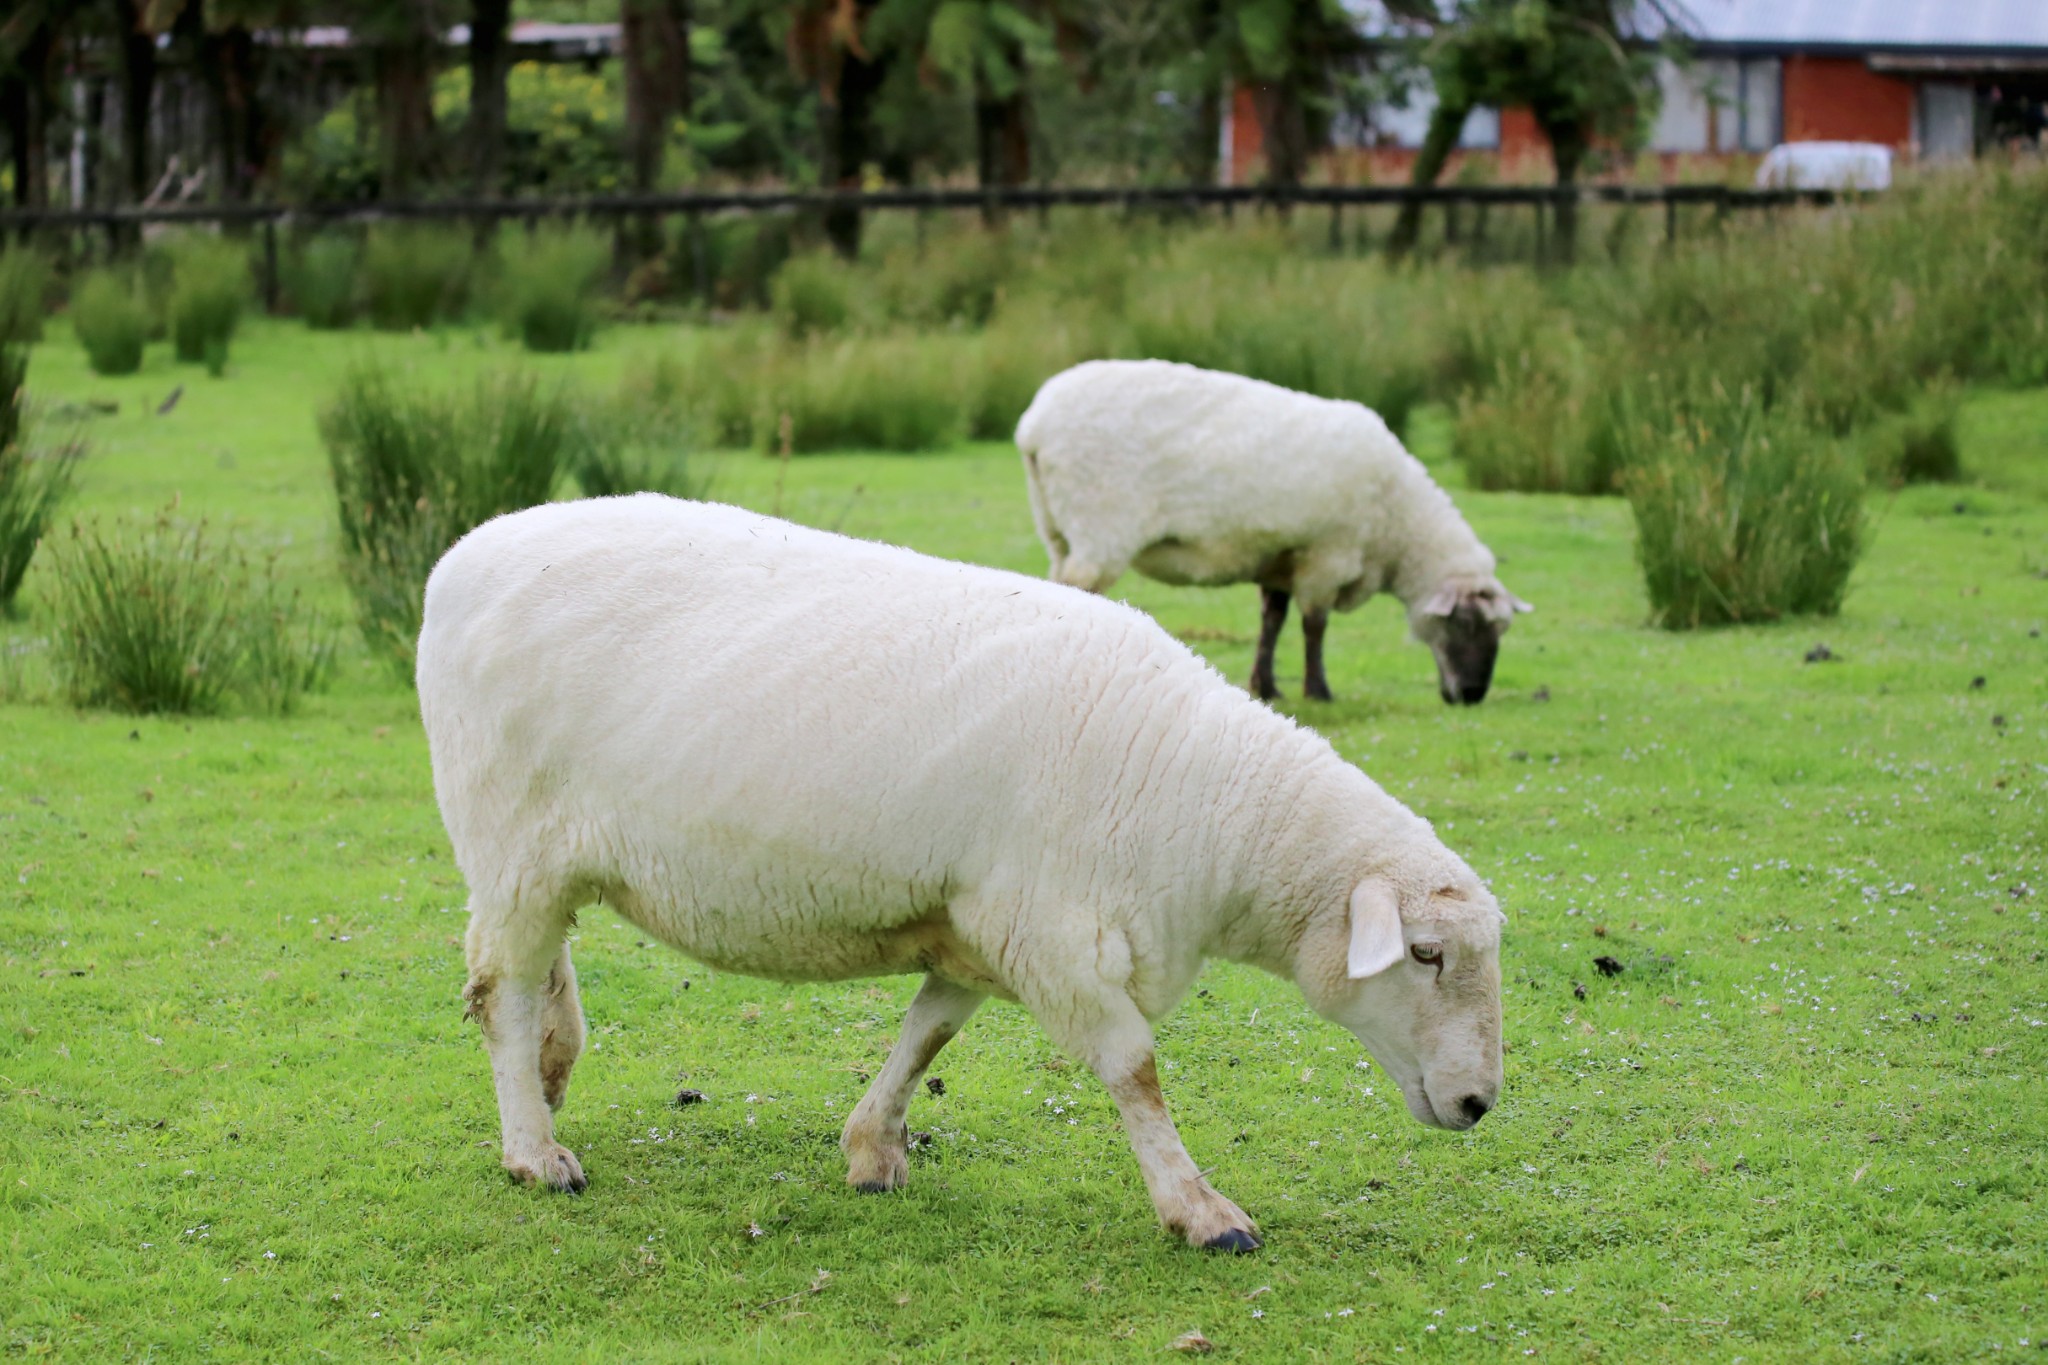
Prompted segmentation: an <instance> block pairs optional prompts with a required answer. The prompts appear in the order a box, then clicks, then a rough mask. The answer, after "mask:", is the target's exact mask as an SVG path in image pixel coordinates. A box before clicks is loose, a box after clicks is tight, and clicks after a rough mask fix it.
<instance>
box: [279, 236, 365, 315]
mask: <svg viewBox="0 0 2048 1365" xmlns="http://www.w3.org/2000/svg"><path fill="white" fill-rule="evenodd" d="M361 263H362V251H361V249H360V248H359V247H358V246H357V244H356V242H355V240H354V239H353V238H351V237H347V236H343V235H341V234H339V233H322V234H320V235H319V236H316V237H313V238H310V239H308V240H307V241H306V242H304V243H303V244H302V245H301V246H300V247H299V250H298V252H297V253H296V254H295V255H294V256H293V257H292V261H291V266H290V271H289V273H288V275H287V276H286V279H285V289H286V291H287V292H288V293H289V294H290V295H291V300H292V306H293V307H294V308H296V309H297V310H298V314H299V316H300V317H301V318H303V319H305V323H306V325H307V326H308V327H313V328H317V329H320V330H323V331H336V330H339V329H341V328H344V327H347V326H349V325H350V324H352V323H353V322H354V321H355V320H356V299H357V294H358V289H357V283H358V279H357V277H358V273H359V270H360V268H361Z"/></svg>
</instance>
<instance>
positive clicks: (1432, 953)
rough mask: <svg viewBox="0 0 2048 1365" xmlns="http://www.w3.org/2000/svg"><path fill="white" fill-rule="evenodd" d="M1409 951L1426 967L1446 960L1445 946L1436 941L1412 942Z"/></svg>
mask: <svg viewBox="0 0 2048 1365" xmlns="http://www.w3.org/2000/svg"><path fill="white" fill-rule="evenodd" d="M1408 953H1409V955H1410V956H1411V957H1413V958H1414V959H1415V960H1416V961H1417V962H1420V963H1421V964H1422V965H1423V966H1425V967H1434V966H1436V965H1437V964H1438V963H1440V962H1442V961H1443V960H1444V950H1443V947H1442V945H1441V944H1436V943H1416V944H1411V945H1410V946H1409V948H1408Z"/></svg>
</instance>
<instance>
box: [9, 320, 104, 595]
mask: <svg viewBox="0 0 2048 1365" xmlns="http://www.w3.org/2000/svg"><path fill="white" fill-rule="evenodd" d="M27 378H28V350H27V348H26V347H21V346H0V615H7V616H12V615H14V614H15V597H16V596H17V594H19V593H20V591H21V583H22V579H23V577H24V576H25V575H26V574H27V573H28V566H29V561H30V560H32V559H33V558H35V553H36V548H37V546H38V545H40V544H41V543H42V540H43V536H44V534H45V533H46V532H47V531H48V530H49V527H50V524H51V523H52V521H54V520H55V518H56V515H57V509H58V507H59V506H61V505H62V504H63V502H64V500H65V499H66V498H68V497H69V496H70V495H71V491H72V489H73V487H74V486H75V485H76V483H77V478H78V463H79V460H80V459H81V458H82V457H83V455H84V453H85V447H84V445H83V443H81V442H79V441H76V440H71V441H65V442H60V443H59V444H58V445H56V446H55V447H53V448H49V449H41V450H38V449H34V448H32V447H31V445H30V441H29V426H30V422H29V414H28V398H27V393H26V390H25V388H24V384H25V382H26V380H27Z"/></svg>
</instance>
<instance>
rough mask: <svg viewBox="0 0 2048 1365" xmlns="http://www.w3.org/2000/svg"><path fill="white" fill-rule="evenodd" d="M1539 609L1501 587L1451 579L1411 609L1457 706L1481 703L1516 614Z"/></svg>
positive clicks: (1446, 695) (1440, 687)
mask: <svg viewBox="0 0 2048 1365" xmlns="http://www.w3.org/2000/svg"><path fill="white" fill-rule="evenodd" d="M1534 610H1535V608H1534V607H1532V606H1530V605H1529V604H1528V603H1527V602H1524V601H1523V600H1522V599H1521V598H1519V597H1517V596H1515V595H1514V594H1513V593H1511V592H1509V591H1508V590H1507V589H1506V588H1504V587H1502V586H1501V585H1500V580H1499V579H1497V578H1487V579H1484V580H1482V581H1480V582H1477V583H1457V582H1452V583H1446V584H1444V585H1442V586H1441V587H1439V588H1438V589H1437V590H1436V591H1435V592H1433V593H1431V594H1430V595H1429V596H1427V597H1425V598H1423V599H1422V600H1421V601H1420V602H1417V603H1416V604H1415V605H1414V606H1412V607H1410V608H1409V609H1408V628H1409V630H1410V631H1412V632H1413V633H1414V635H1415V638H1416V639H1418V640H1420V641H1422V643H1424V644H1426V645H1428V646H1429V651H1430V653H1431V654H1434V655H1435V656H1436V675H1437V691H1438V692H1439V693H1441V694H1442V696H1443V699H1444V700H1445V701H1446V702H1448V703H1450V704H1451V705H1453V706H1456V705H1459V704H1460V703H1462V704H1464V705H1466V706H1475V705H1477V704H1478V703H1480V702H1481V701H1484V700H1485V699H1486V689H1487V687H1488V685H1489V684H1491V683H1492V682H1493V661H1494V658H1495V657H1496V656H1497V655H1498V654H1499V653H1500V637H1501V636H1503V635H1505V634H1507V633H1508V627H1509V626H1511V625H1513V624H1514V620H1515V613H1517V612H1523V611H1534Z"/></svg>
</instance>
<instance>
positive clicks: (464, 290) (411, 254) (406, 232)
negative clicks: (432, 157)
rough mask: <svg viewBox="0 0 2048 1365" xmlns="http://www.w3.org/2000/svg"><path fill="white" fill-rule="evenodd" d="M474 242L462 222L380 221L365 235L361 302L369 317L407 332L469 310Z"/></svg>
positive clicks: (474, 250) (376, 321)
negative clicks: (447, 224) (456, 224)
mask: <svg viewBox="0 0 2048 1365" xmlns="http://www.w3.org/2000/svg"><path fill="white" fill-rule="evenodd" d="M476 254H477V252H476V242H475V240H474V239H473V238H472V237H471V236H470V234H469V233H468V232H467V231H466V230H464V229H462V228H459V227H441V226H436V225H430V224H424V223H379V224H377V225H376V226H374V227H372V228H371V229H370V232H369V235H368V236H367V237H366V238H365V239H364V241H363V255H362V282H363V304H364V307H365V309H366V310H367V311H368V312H369V315H370V321H371V323H373V324H374V325H375V326H378V327H381V328H383V329H384V330H386V331H398V332H406V331H411V330H413V329H414V328H421V327H432V326H434V325H435V324H437V323H443V322H453V321H456V320H458V319H460V318H461V317H462V315H463V314H464V313H465V312H467V311H468V308H469V300H470V291H471V288H472V286H473V283H474V279H475V274H474V272H475V258H476Z"/></svg>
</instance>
